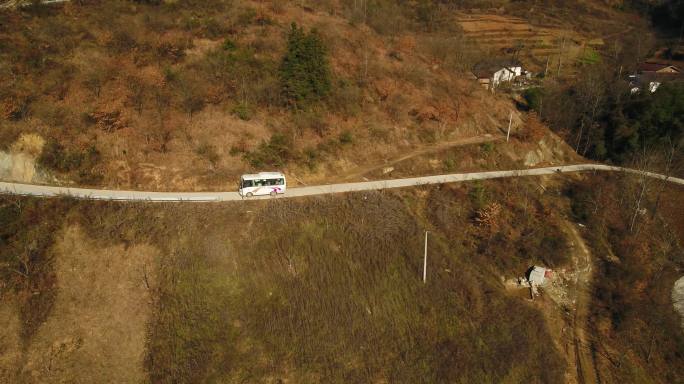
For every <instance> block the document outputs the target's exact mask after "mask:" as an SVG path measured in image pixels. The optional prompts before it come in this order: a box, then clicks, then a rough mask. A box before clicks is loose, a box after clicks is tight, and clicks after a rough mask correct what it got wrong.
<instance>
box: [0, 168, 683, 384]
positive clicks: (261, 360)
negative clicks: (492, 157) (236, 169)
mask: <svg viewBox="0 0 684 384" xmlns="http://www.w3.org/2000/svg"><path fill="white" fill-rule="evenodd" d="M597 183H598V184H601V185H602V186H603V187H602V188H601V189H600V190H598V191H594V192H592V189H591V186H592V185H596V184H597ZM638 188H639V185H638V183H637V184H635V183H634V182H633V180H632V179H630V178H617V179H611V178H598V177H591V176H589V177H582V178H577V177H569V176H563V175H557V176H549V177H542V178H531V179H520V180H517V179H510V180H506V181H491V182H482V183H481V182H478V183H470V184H462V185H452V186H442V187H421V188H415V189H407V190H401V191H398V192H391V193H375V192H373V193H357V194H348V195H342V196H335V197H321V198H309V199H300V200H275V201H255V202H251V203H248V204H244V203H239V202H238V203H223V204H198V203H195V204H190V205H172V204H160V203H155V204H126V205H123V204H121V203H116V202H113V203H104V202H103V203H96V202H77V201H70V200H64V199H53V200H46V201H39V200H33V199H24V198H19V199H17V198H10V197H3V198H2V205H1V206H0V213H1V214H2V220H3V222H4V223H5V226H3V230H2V233H0V235H1V236H0V239H2V248H0V251H1V253H0V254H2V255H3V259H2V262H3V263H5V264H6V265H8V266H9V267H10V268H8V269H3V270H2V271H3V275H2V276H1V278H2V280H0V281H2V284H3V285H2V291H0V293H1V294H2V301H3V303H5V304H7V305H3V306H2V312H0V321H1V322H2V324H4V325H5V326H4V327H3V330H2V332H3V333H2V338H1V339H0V340H1V341H0V343H2V344H1V345H0V346H1V347H2V351H3V354H2V359H0V377H1V378H2V379H3V381H7V382H26V383H31V382H64V381H84V382H88V381H92V380H95V378H97V381H100V382H114V381H116V382H139V381H146V380H149V381H152V382H206V381H210V382H211V381H223V382H244V381H248V382H283V383H297V382H333V383H335V382H340V383H342V382H344V383H356V382H358V383H362V382H369V381H373V382H405V381H410V382H415V381H421V380H426V381H428V382H442V381H448V382H472V381H479V382H483V381H484V382H510V383H518V382H521V381H532V382H540V383H558V382H567V383H576V382H582V380H583V378H584V379H586V378H588V377H592V376H594V375H596V376H598V377H600V378H601V382H608V383H611V382H625V380H626V381H627V382H631V380H629V379H628V378H629V377H631V375H634V374H638V375H640V376H639V377H641V378H643V379H644V380H646V379H647V378H649V379H651V380H654V382H673V380H674V381H676V378H677V377H679V376H678V375H679V373H678V372H681V367H682V364H683V362H682V359H681V358H678V357H677V353H678V352H677V351H678V350H681V349H680V348H681V345H682V342H681V341H682V340H684V333H683V332H682V331H683V330H682V328H681V327H680V325H679V324H680V323H679V319H678V317H677V315H676V313H674V311H673V308H672V306H671V303H670V302H669V301H668V300H667V298H668V297H669V296H668V294H669V290H668V287H669V288H671V286H672V282H673V279H674V278H675V277H676V270H677V268H681V266H682V262H683V261H682V260H683V259H682V256H683V254H682V252H681V248H679V247H678V246H676V245H674V243H672V237H670V236H671V235H672V233H670V232H669V231H665V232H663V231H662V230H661V229H662V228H663V227H662V226H661V224H660V221H659V220H655V221H653V220H650V219H649V218H647V217H643V218H640V219H639V220H638V221H637V223H638V225H639V231H638V232H637V233H636V234H631V233H629V231H628V230H627V229H626V228H625V227H624V224H623V223H625V222H629V220H627V221H625V220H623V218H624V216H623V215H630V214H631V213H630V209H632V208H631V207H632V205H631V204H632V203H633V202H632V200H630V199H629V198H628V199H626V200H625V201H624V203H623V204H624V205H620V204H618V202H617V201H615V202H614V203H612V205H611V204H605V209H603V208H601V209H599V210H597V211H595V213H594V211H593V209H594V208H593V206H592V202H593V201H595V199H605V198H609V197H610V196H611V192H610V191H611V190H613V189H619V190H622V191H624V192H625V195H626V196H631V195H632V193H637V192H638ZM592 194H593V195H592ZM651 203H652V201H651ZM651 203H649V204H651ZM662 204H663V205H664V206H672V205H677V204H681V195H667V196H666V198H664V199H663V200H662ZM647 206H648V207H649V209H650V207H651V205H647ZM649 217H650V215H649ZM36 220H38V221H36ZM577 222H579V223H586V225H587V226H588V227H589V228H587V229H584V228H583V227H582V226H580V225H578V224H576V223H577ZM583 225H585V224H583ZM19 228H30V229H24V230H17V229H19ZM424 230H429V231H430V233H429V236H428V274H427V282H426V283H423V282H422V281H421V272H422V256H423V254H422V252H423V245H424V244H423V236H424V232H423V231H424ZM637 244H643V245H644V246H645V247H647V248H641V247H639V246H636V245H637ZM644 249H649V250H651V251H652V252H650V253H649V255H651V256H650V257H651V260H650V262H651V263H652V267H651V268H648V269H643V268H642V266H643V265H644V263H643V261H642V259H643V257H645V256H644V254H643V253H641V252H642V251H643V250H644ZM23 250H27V251H23ZM25 252H28V253H25ZM13 255H16V256H13ZM591 260H594V261H593V262H592V261H591ZM588 263H589V264H588ZM594 263H595V264H594ZM592 264H593V267H592ZM531 265H545V266H547V267H551V268H553V270H554V277H553V282H552V284H551V285H549V286H545V287H543V288H542V294H541V296H540V297H538V298H537V299H535V300H534V301H531V300H529V289H526V288H523V287H517V286H516V284H515V283H511V281H513V280H515V278H516V277H517V276H521V275H522V274H523V273H524V272H525V271H526V270H527V268H529V266H531ZM587 268H589V269H587ZM635 268H636V270H639V271H640V273H636V274H635V273H634V271H635ZM591 269H595V271H594V272H593V274H594V275H595V279H596V280H595V281H596V282H595V283H594V284H597V285H598V286H600V287H601V288H600V289H595V290H590V289H589V290H587V289H588V288H587V287H586V286H585V284H587V282H586V281H585V280H584V279H587V278H588V277H589V275H588V274H587V271H588V270H591ZM14 271H17V272H14ZM658 271H661V272H658ZM654 276H659V278H657V279H654ZM585 290H587V291H585ZM86 292H87V293H86ZM583 292H584V293H583ZM643 292H648V296H647V297H648V299H646V301H644V299H641V294H642V293H643ZM607 300H612V301H607ZM592 303H594V304H592ZM576 311H577V312H576ZM606 311H610V312H609V313H606ZM575 313H584V315H582V316H586V317H584V318H583V317H579V318H578V317H576V316H580V315H575ZM582 319H584V320H582ZM588 319H591V320H590V321H589V320H588ZM654 322H655V323H654ZM644 327H646V328H644ZM639 329H641V330H642V332H635V331H636V330H639ZM625 335H630V336H629V337H625ZM648 343H653V347H650V348H646V349H643V348H644V347H647V345H648ZM678 348H679V349H678ZM590 351H595V353H594V354H592V353H590ZM578 356H582V357H581V359H582V360H578V359H580V357H578ZM580 361H581V362H582V363H581V364H582V367H581V368H580V365H579V364H580ZM594 366H595V367H594ZM651 366H654V367H658V369H656V370H650V369H647V367H651ZM578 375H579V376H578Z"/></svg>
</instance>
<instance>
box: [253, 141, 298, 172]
mask: <svg viewBox="0 0 684 384" xmlns="http://www.w3.org/2000/svg"><path fill="white" fill-rule="evenodd" d="M244 158H245V160H247V162H249V164H250V165H251V166H253V167H255V168H262V167H264V166H271V167H281V166H283V165H285V163H287V162H289V161H291V160H294V159H296V158H297V153H296V151H295V150H294V142H293V140H292V137H291V136H290V135H285V134H282V133H274V134H273V135H272V136H271V138H270V139H269V140H268V141H263V142H262V143H261V144H259V146H258V147H257V149H256V150H254V151H252V152H248V153H245V155H244Z"/></svg>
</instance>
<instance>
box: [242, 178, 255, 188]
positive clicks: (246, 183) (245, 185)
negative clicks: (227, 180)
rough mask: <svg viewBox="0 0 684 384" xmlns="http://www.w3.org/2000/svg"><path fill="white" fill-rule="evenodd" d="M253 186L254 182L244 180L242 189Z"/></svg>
mask: <svg viewBox="0 0 684 384" xmlns="http://www.w3.org/2000/svg"><path fill="white" fill-rule="evenodd" d="M253 185H254V183H253V182H252V180H242V188H247V187H252V186H253Z"/></svg>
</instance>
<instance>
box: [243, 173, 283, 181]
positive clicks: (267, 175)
mask: <svg viewBox="0 0 684 384" xmlns="http://www.w3.org/2000/svg"><path fill="white" fill-rule="evenodd" d="M280 178H283V179H284V178H285V175H283V174H282V173H280V172H259V173H252V174H248V175H242V180H258V179H280Z"/></svg>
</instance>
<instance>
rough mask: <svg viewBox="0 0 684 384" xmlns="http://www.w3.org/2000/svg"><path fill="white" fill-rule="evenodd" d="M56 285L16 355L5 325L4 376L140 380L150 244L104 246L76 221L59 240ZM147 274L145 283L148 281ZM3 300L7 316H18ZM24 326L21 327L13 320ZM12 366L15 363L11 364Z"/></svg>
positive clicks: (11, 334) (33, 379)
mask: <svg viewBox="0 0 684 384" xmlns="http://www.w3.org/2000/svg"><path fill="white" fill-rule="evenodd" d="M55 248H56V256H55V258H56V260H55V272H56V275H57V284H58V291H57V297H56V300H55V304H54V308H53V311H52V313H51V315H50V316H49V317H48V319H47V320H46V321H45V323H43V324H42V326H41V327H40V328H39V329H38V331H37V332H36V334H35V336H34V337H33V339H32V340H31V342H30V344H29V345H28V346H27V348H26V350H25V351H23V352H22V353H21V355H22V357H21V358H20V359H19V358H18V352H17V349H16V348H17V346H18V343H17V342H13V340H15V341H16V340H17V335H16V332H17V330H13V327H12V324H15V322H13V321H10V322H9V323H8V324H9V325H10V326H9V327H8V328H7V329H3V333H4V334H5V335H3V336H6V337H3V338H2V339H3V342H4V345H3V347H4V348H5V349H4V350H5V351H6V352H5V354H4V356H3V359H2V360H0V373H1V374H2V377H3V378H4V379H3V380H7V381H5V382H16V381H18V380H23V381H24V382H28V383H32V382H41V383H57V382H59V383H62V382H74V383H81V382H82V383H85V382H101V383H105V382H112V383H114V382H117V383H119V382H141V381H143V380H144V377H145V376H144V371H143V366H142V362H143V357H144V351H145V334H146V332H145V331H146V324H147V320H148V317H149V314H150V303H151V297H150V290H149V289H148V288H147V287H146V284H150V285H152V284H154V282H155V273H154V268H152V265H153V260H154V259H155V257H156V253H157V251H156V250H155V249H154V248H152V247H150V246H145V245H136V246H132V247H126V246H124V245H117V246H113V247H106V248H103V247H101V246H100V245H98V244H97V243H95V242H93V241H92V240H90V239H88V238H87V237H86V236H85V235H84V234H83V232H82V231H81V230H80V229H79V228H77V227H71V228H67V229H66V230H65V231H64V233H63V235H62V236H61V237H60V238H58V239H57V243H56V245H55ZM146 281H147V283H146ZM8 308H9V307H3V310H2V313H1V315H2V317H3V319H5V318H6V319H9V320H12V319H14V318H16V314H15V315H13V314H12V313H11V310H9V309H8ZM14 328H18V327H14ZM8 366H15V367H16V368H15V371H12V370H11V369H10V368H8Z"/></svg>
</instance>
